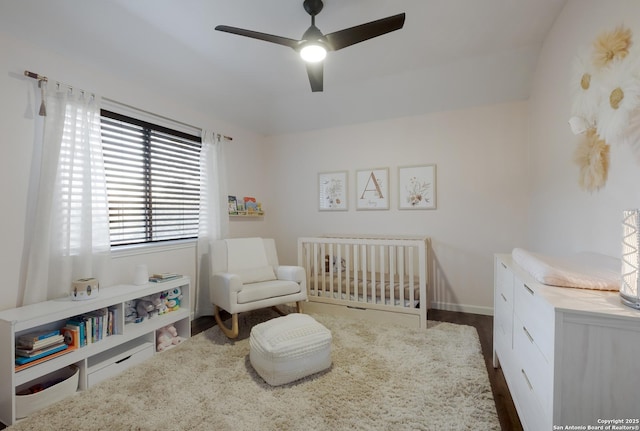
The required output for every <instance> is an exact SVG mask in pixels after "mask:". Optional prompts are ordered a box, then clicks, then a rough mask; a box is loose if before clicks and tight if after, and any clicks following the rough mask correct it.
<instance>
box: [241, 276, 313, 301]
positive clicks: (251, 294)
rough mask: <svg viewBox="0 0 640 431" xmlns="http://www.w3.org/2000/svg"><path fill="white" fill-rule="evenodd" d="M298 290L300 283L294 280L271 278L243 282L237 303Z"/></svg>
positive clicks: (292, 292) (287, 293)
mask: <svg viewBox="0 0 640 431" xmlns="http://www.w3.org/2000/svg"><path fill="white" fill-rule="evenodd" d="M299 292H300V285H299V284H298V283H296V282H294V281H287V280H272V281H263V282H260V283H252V284H245V285H243V286H242V290H240V291H239V292H238V304H247V303H250V302H256V301H262V300H264V299H269V298H276V297H278V296H285V295H291V294H294V293H299Z"/></svg>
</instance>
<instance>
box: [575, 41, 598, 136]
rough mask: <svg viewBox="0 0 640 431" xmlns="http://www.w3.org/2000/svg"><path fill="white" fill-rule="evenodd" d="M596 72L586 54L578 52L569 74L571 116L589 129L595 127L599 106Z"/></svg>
mask: <svg viewBox="0 0 640 431" xmlns="http://www.w3.org/2000/svg"><path fill="white" fill-rule="evenodd" d="M600 94H601V93H600V88H599V85H598V70H597V69H596V67H595V66H594V65H593V63H592V62H591V59H590V57H589V55H588V53H587V52H580V54H578V56H577V57H576V59H575V60H574V62H573V67H572V73H571V96H572V99H573V104H572V106H571V115H572V116H573V117H579V118H581V119H582V120H583V121H584V122H585V123H586V124H588V126H589V127H595V124H596V116H597V114H598V106H599V105H600Z"/></svg>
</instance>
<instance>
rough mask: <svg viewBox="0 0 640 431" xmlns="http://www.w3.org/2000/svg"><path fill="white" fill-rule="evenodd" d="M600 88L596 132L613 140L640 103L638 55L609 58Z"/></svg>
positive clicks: (614, 140)
mask: <svg viewBox="0 0 640 431" xmlns="http://www.w3.org/2000/svg"><path fill="white" fill-rule="evenodd" d="M601 90H602V101H601V103H600V107H599V110H598V117H597V118H598V134H599V135H600V137H602V139H604V140H605V141H607V142H611V143H613V142H616V141H618V140H619V139H620V137H621V136H622V135H623V134H624V132H625V129H626V128H627V127H628V125H629V120H630V118H629V117H630V115H631V113H632V112H633V111H635V109H636V107H638V106H639V105H640V56H638V55H630V56H629V57H628V58H627V59H625V60H624V61H623V60H615V61H614V62H612V63H611V68H610V70H609V71H608V73H606V74H604V75H603V77H602V83H601Z"/></svg>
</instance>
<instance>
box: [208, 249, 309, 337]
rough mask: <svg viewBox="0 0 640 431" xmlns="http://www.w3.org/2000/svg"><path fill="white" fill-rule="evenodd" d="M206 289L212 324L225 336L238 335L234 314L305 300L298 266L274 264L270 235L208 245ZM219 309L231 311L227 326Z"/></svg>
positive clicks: (304, 285)
mask: <svg viewBox="0 0 640 431" xmlns="http://www.w3.org/2000/svg"><path fill="white" fill-rule="evenodd" d="M210 256H211V274H212V275H211V280H210V283H209V290H210V295H211V302H212V303H213V309H214V317H215V319H216V323H217V324H218V326H219V327H220V329H221V330H222V332H224V333H225V335H226V336H227V337H229V338H236V337H237V336H238V313H242V312H244V311H250V310H256V309H259V308H265V307H275V306H277V305H281V304H285V303H293V302H295V303H296V304H297V311H298V312H299V313H301V312H302V302H303V301H306V300H307V277H306V274H305V270H304V268H302V267H300V266H281V265H279V264H278V254H277V252H276V244H275V241H274V240H273V239H270V238H233V239H224V240H218V241H214V242H213V243H212V246H211V254H210ZM220 308H222V309H223V310H225V311H227V312H228V313H229V314H231V327H227V326H226V325H224V323H223V322H222V319H221V318H220Z"/></svg>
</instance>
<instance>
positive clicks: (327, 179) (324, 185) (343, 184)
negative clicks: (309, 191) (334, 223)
mask: <svg viewBox="0 0 640 431" xmlns="http://www.w3.org/2000/svg"><path fill="white" fill-rule="evenodd" d="M318 199H319V206H318V209H319V210H320V211H346V210H347V171H341V172H324V173H319V174H318Z"/></svg>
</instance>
